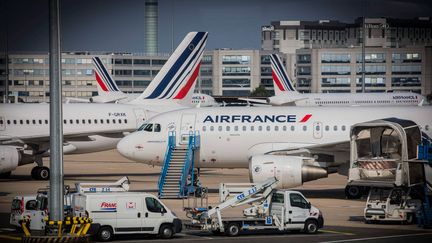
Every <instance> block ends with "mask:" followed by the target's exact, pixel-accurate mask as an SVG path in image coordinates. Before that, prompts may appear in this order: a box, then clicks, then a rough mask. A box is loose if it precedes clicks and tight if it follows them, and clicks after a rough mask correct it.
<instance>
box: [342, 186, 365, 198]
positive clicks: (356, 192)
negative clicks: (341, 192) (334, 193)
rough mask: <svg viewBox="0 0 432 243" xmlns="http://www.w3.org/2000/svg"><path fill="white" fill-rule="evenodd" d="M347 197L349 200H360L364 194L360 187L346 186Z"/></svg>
mask: <svg viewBox="0 0 432 243" xmlns="http://www.w3.org/2000/svg"><path fill="white" fill-rule="evenodd" d="M345 196H346V197H347V198H348V199H359V198H361V197H362V196H363V192H362V190H361V188H360V187H359V186H346V187H345Z"/></svg>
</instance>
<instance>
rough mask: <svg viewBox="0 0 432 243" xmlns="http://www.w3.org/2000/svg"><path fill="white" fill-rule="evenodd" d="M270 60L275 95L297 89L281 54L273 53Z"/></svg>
mask: <svg viewBox="0 0 432 243" xmlns="http://www.w3.org/2000/svg"><path fill="white" fill-rule="evenodd" d="M270 61H271V67H272V77H273V84H274V90H275V95H281V94H283V93H286V91H296V89H295V88H294V85H293V84H292V82H291V80H290V79H289V77H288V73H287V72H286V69H285V67H284V66H283V63H282V61H281V59H280V58H279V56H278V55H277V54H271V55H270Z"/></svg>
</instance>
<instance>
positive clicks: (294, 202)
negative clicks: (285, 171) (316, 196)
mask: <svg viewBox="0 0 432 243" xmlns="http://www.w3.org/2000/svg"><path fill="white" fill-rule="evenodd" d="M290 201H291V207H298V208H308V202H307V201H306V199H304V198H303V197H302V196H301V195H300V194H297V193H291V194H290Z"/></svg>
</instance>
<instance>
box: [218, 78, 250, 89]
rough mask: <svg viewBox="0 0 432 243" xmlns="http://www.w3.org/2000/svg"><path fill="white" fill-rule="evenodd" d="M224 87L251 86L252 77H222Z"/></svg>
mask: <svg viewBox="0 0 432 243" xmlns="http://www.w3.org/2000/svg"><path fill="white" fill-rule="evenodd" d="M222 87H224V88H236V87H240V88H246V87H250V79H247V78H242V79H225V78H224V79H222Z"/></svg>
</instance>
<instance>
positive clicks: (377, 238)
mask: <svg viewBox="0 0 432 243" xmlns="http://www.w3.org/2000/svg"><path fill="white" fill-rule="evenodd" d="M421 235H432V233H417V234H405V235H388V236H377V237H368V238H356V239H345V240H333V241H323V242H321V243H336V242H350V241H365V240H380V239H390V238H398V237H407V236H421Z"/></svg>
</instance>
